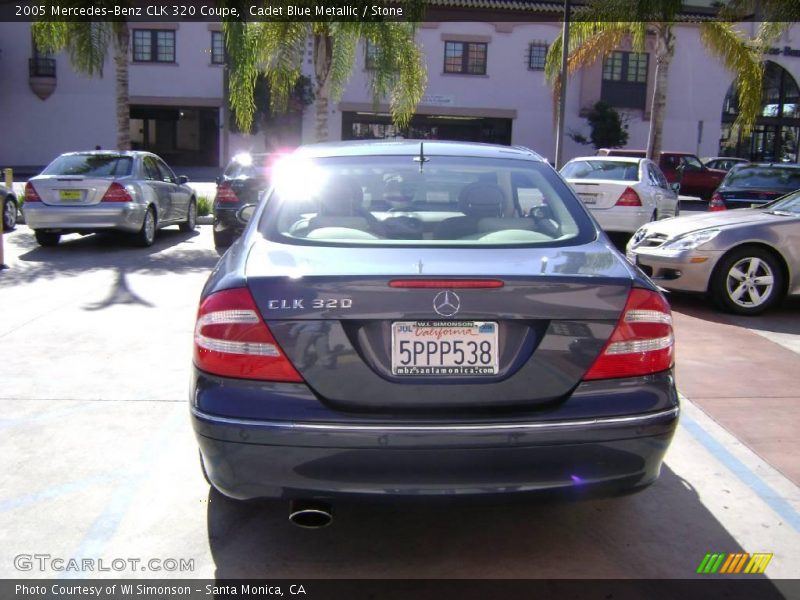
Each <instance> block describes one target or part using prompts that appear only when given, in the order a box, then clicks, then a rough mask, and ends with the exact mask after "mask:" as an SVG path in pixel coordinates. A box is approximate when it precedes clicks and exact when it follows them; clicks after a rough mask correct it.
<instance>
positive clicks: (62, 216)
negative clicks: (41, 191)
mask: <svg viewBox="0 0 800 600" xmlns="http://www.w3.org/2000/svg"><path fill="white" fill-rule="evenodd" d="M146 208H147V207H146V206H145V205H143V204H138V203H136V202H114V203H108V204H95V205H91V206H49V205H47V204H44V203H40V202H37V203H35V204H29V203H25V204H24V205H23V207H22V212H23V213H24V215H25V223H26V224H27V225H28V227H30V228H31V229H45V230H53V231H63V232H70V231H100V230H104V229H118V230H121V231H128V232H131V233H133V232H136V231H139V230H140V229H141V228H142V223H143V222H144V215H145V210H146Z"/></svg>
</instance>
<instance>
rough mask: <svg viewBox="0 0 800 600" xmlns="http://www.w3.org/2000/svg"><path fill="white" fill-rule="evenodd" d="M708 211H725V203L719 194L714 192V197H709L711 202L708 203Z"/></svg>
mask: <svg viewBox="0 0 800 600" xmlns="http://www.w3.org/2000/svg"><path fill="white" fill-rule="evenodd" d="M708 210H710V211H712V212H716V211H718V210H727V207H726V206H725V201H724V200H723V199H722V196H720V194H719V192H714V195H713V196H711V201H710V202H709V203H708Z"/></svg>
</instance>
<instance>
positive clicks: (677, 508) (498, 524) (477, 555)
mask: <svg viewBox="0 0 800 600" xmlns="http://www.w3.org/2000/svg"><path fill="white" fill-rule="evenodd" d="M288 504H289V503H288V501H272V500H270V501H269V502H268V503H263V504H252V503H239V502H235V501H232V500H229V499H227V498H225V497H224V496H222V495H221V494H219V493H218V492H216V491H213V490H212V491H211V492H210V493H209V502H208V513H207V526H208V539H209V544H210V548H211V552H212V555H213V558H214V561H215V564H216V577H217V578H218V579H229V578H237V577H247V578H270V579H279V578H288V579H291V578H301V577H304V578H322V579H325V578H381V579H390V578H391V579H406V578H473V579H479V578H502V579H524V578H528V579H539V578H566V579H569V578H614V579H621V578H634V579H665V578H680V579H689V578H694V577H697V575H696V574H695V573H696V570H697V567H698V565H699V564H700V562H701V561H702V559H703V557H704V556H705V554H706V553H708V552H729V553H733V552H746V551H748V550H752V549H743V548H741V546H740V545H739V544H738V543H737V541H736V540H735V539H734V538H733V537H732V536H731V535H730V534H729V533H728V531H726V530H725V528H724V526H723V525H722V524H721V523H719V522H718V521H717V520H716V518H715V517H714V515H713V514H711V513H710V512H709V511H708V510H707V509H706V507H705V506H704V505H703V503H702V502H701V500H700V498H699V497H698V495H697V493H696V492H695V490H694V489H693V488H692V487H691V486H690V485H689V484H688V483H687V482H686V481H684V480H682V479H681V478H680V477H678V476H677V475H676V474H675V473H673V472H672V471H671V470H670V469H669V468H668V467H667V466H666V465H665V466H664V467H663V469H662V474H661V478H660V479H659V480H658V481H657V482H656V483H655V484H653V485H652V486H650V487H649V488H648V489H646V490H644V491H642V492H640V493H638V494H634V495H630V496H623V497H616V498H592V499H583V500H580V501H564V498H563V497H560V496H556V497H553V496H544V497H543V498H540V497H537V496H534V497H533V498H531V497H529V499H527V500H524V501H518V500H514V501H505V500H497V501H496V502H494V501H493V502H492V503H488V502H481V503H479V504H475V503H466V502H463V503H462V502H461V501H459V500H457V499H454V498H448V499H443V500H442V501H434V502H426V503H421V502H415V503H407V502H400V501H386V500H384V501H383V502H382V503H355V502H349V501H348V502H341V503H338V504H334V505H333V511H334V522H333V524H332V525H331V526H329V527H327V528H325V529H317V530H303V529H299V528H297V527H295V526H294V525H291V524H290V523H289V521H288ZM749 577H750V578H752V577H753V576H749ZM770 589H772V588H771V585H770ZM600 597H602V596H600ZM641 597H654V596H641ZM760 597H762V598H765V597H772V596H771V595H766V596H764V595H760ZM774 597H779V596H778V595H775V596H774Z"/></svg>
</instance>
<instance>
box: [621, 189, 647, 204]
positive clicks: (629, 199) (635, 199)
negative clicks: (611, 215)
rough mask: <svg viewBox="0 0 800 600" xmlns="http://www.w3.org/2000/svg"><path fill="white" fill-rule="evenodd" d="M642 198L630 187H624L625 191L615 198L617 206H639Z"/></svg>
mask: <svg viewBox="0 0 800 600" xmlns="http://www.w3.org/2000/svg"><path fill="white" fill-rule="evenodd" d="M641 205H642V199H641V198H639V194H637V193H636V190H635V189H633V188H632V187H627V188H625V191H624V192H622V194H620V196H619V198H618V199H617V206H641Z"/></svg>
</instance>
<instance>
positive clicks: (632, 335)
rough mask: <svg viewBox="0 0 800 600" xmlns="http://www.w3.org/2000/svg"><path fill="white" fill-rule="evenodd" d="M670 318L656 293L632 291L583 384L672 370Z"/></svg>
mask: <svg viewBox="0 0 800 600" xmlns="http://www.w3.org/2000/svg"><path fill="white" fill-rule="evenodd" d="M673 358H674V338H673V336H672V314H671V312H670V308H669V305H668V304H667V301H666V300H664V297H663V296H662V295H661V294H659V293H658V292H654V291H652V290H645V289H641V288H633V289H631V291H630V294H629V295H628V300H627V302H626V303H625V308H624V309H623V311H622V315H621V316H620V318H619V321H618V322H617V326H616V328H615V329H614V332H613V333H612V334H611V337H610V338H609V340H608V342H606V345H605V346H604V347H603V351H602V352H601V353H600V355H599V356H598V357H597V359H596V360H595V361H594V364H593V365H592V366H591V368H590V369H589V370H588V371H587V373H586V375H584V376H583V379H584V380H591V379H614V378H619V377H635V376H638V375H649V374H651V373H658V372H659V371H665V370H667V369H669V368H670V367H671V366H672V363H673Z"/></svg>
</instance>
